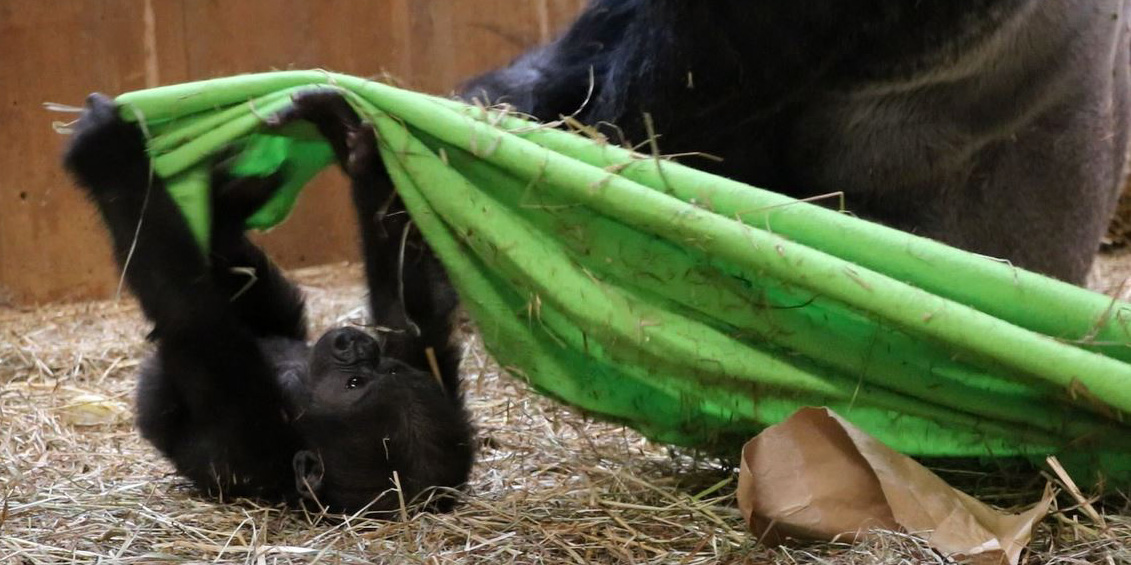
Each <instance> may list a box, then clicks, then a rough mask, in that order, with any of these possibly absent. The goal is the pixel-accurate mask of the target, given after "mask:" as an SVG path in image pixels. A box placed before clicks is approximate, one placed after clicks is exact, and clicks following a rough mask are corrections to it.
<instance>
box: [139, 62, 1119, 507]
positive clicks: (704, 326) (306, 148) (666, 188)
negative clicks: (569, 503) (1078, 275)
mask: <svg viewBox="0 0 1131 565" xmlns="http://www.w3.org/2000/svg"><path fill="white" fill-rule="evenodd" d="M310 88H333V89H337V90H338V91H340V92H341V93H342V94H343V96H345V97H346V99H347V100H348V101H349V103H350V104H351V105H352V106H353V107H354V108H355V109H356V110H357V111H358V113H359V114H360V115H361V116H362V117H363V118H364V119H365V120H367V121H368V122H370V123H371V124H372V125H373V127H374V128H375V130H376V133H377V136H378V139H379V144H378V145H379V148H380V151H381V156H382V158H383V160H384V163H385V165H386V167H387V169H388V172H389V175H390V176H391V178H392V180H393V182H394V184H395V186H396V190H397V192H398V193H399V195H400V197H401V198H402V200H403V201H404V204H405V206H406V208H407V210H408V212H409V214H410V215H411V217H412V219H413V222H414V224H415V225H416V226H417V227H418V228H419V229H420V231H421V232H422V233H423V235H424V237H425V238H426V239H427V241H428V243H429V245H430V246H431V247H432V249H433V250H434V251H435V252H436V253H437V255H438V256H439V257H440V259H441V261H442V262H443V264H444V266H445V268H446V269H447V271H448V273H449V275H450V277H451V279H452V281H453V282H454V284H455V285H456V287H457V289H458V290H459V293H460V296H461V298H462V300H463V302H464V304H465V305H466V307H467V309H468V310H469V311H470V313H471V315H472V316H473V318H474V319H475V321H476V323H477V324H478V326H479V329H480V331H481V333H482V336H483V339H484V342H485V343H486V345H487V348H488V349H489V351H490V352H491V353H492V354H493V355H494V356H495V358H496V359H497V360H498V361H499V363H500V364H501V365H502V366H503V367H505V368H506V369H507V370H508V371H509V372H510V373H511V374H513V375H515V376H517V377H518V378H521V379H523V380H525V381H527V382H528V383H530V385H532V386H533V387H534V388H535V389H536V390H538V391H539V392H541V393H543V394H546V395H548V396H551V397H553V398H556V399H558V400H560V401H562V402H565V403H567V404H570V405H573V406H576V407H578V408H580V409H582V410H583V411H585V412H587V413H589V414H592V415H595V416H598V417H600V418H604V419H609V420H614V421H619V422H623V423H625V424H627V425H629V426H631V427H633V428H635V429H637V430H639V431H641V432H642V433H644V434H645V435H647V436H648V437H650V438H652V439H654V440H657V441H662V442H669V443H674V444H679V445H684V446H693V447H697V448H703V449H707V450H716V451H724V450H729V449H737V447H738V446H739V445H741V442H742V441H744V440H745V439H747V438H748V437H749V436H750V435H752V434H754V433H756V432H757V431H759V430H760V429H761V428H763V427H765V426H766V425H769V424H773V423H776V422H779V421H781V420H783V419H785V418H786V417H788V416H789V415H790V414H791V413H793V412H794V411H795V410H796V409H797V408H799V407H801V406H813V405H817V406H828V407H830V408H832V409H834V410H836V411H837V412H838V413H840V414H841V415H843V416H844V417H845V418H847V419H848V420H850V421H852V422H853V423H855V424H856V425H858V426H860V427H861V428H863V429H865V430H866V431H868V432H869V433H871V434H872V435H874V436H875V437H877V438H878V439H880V440H881V441H883V442H885V443H887V444H888V445H890V446H892V447H893V448H895V449H898V450H900V451H902V452H904V453H908V454H912V455H919V456H958V457H1003V456H1025V457H1030V458H1043V457H1044V456H1046V455H1049V454H1057V455H1058V456H1059V457H1060V458H1061V460H1062V462H1064V463H1066V464H1067V466H1069V468H1070V469H1072V470H1073V472H1074V473H1075V474H1076V476H1077V480H1078V481H1081V482H1085V483H1091V482H1093V481H1095V480H1096V479H1097V477H1098V476H1099V473H1102V474H1103V475H1104V476H1105V477H1106V480H1107V481H1108V482H1107V484H1108V485H1109V486H1115V487H1128V486H1131V433H1128V432H1129V430H1131V424H1129V423H1128V420H1127V417H1126V415H1127V414H1128V413H1129V412H1131V365H1129V364H1128V361H1131V347H1128V346H1129V344H1131V335H1129V331H1128V327H1127V325H1128V321H1129V320H1131V305H1128V304H1126V303H1123V302H1117V301H1113V300H1112V299H1111V298H1109V297H1106V296H1103V295H1100V294H1096V293H1093V292H1090V291H1088V290H1085V289H1081V288H1078V287H1075V286H1072V285H1069V284H1066V283H1062V282H1059V281H1055V280H1052V279H1049V278H1046V277H1043V276H1041V275H1037V274H1034V273H1030V272H1027V271H1024V270H1021V269H1017V268H1014V267H1012V266H1010V265H1009V264H1007V263H1003V262H998V261H993V260H991V259H987V258H984V257H981V256H977V255H974V254H970V253H967V252H964V251H960V250H957V249H954V248H951V247H948V246H945V245H942V244H940V243H937V242H933V241H930V240H927V239H923V238H920V237H916V236H913V235H909V234H906V233H903V232H899V231H896V230H893V229H890V228H886V227H883V226H880V225H877V224H873V223H870V222H866V221H863V220H860V219H856V218H854V217H851V216H849V215H846V214H842V213H838V212H836V211H834V210H830V209H826V208H822V207H819V206H814V205H811V204H808V203H804V202H799V201H796V200H794V199H791V198H788V197H786V196H783V195H780V194H776V193H772V192H768V191H764V190H761V189H758V188H755V187H751V186H747V185H743V184H741V183H737V182H734V181H730V180H727V179H724V178H721V177H716V176H713V175H710V174H707V173H703V172H700V171H696V170H694V169H691V168H688V167H685V166H682V165H679V164H676V163H674V162H671V161H669V160H663V159H657V158H655V157H653V156H647V155H641V154H637V153H633V152H631V151H629V150H626V149H623V148H620V147H617V146H615V145H612V144H609V143H607V142H605V141H604V140H602V139H597V138H596V137H597V136H595V135H585V134H586V133H592V132H585V131H582V132H580V133H571V132H567V131H563V130H561V129H554V128H552V127H549V126H547V125H539V124H535V123H532V122H529V121H527V120H524V119H522V118H521V117H518V116H515V115H513V114H508V113H507V112H506V111H505V110H498V109H485V108H482V107H475V106H468V105H464V104H461V103H458V102H454V101H451V100H446V99H440V98H435V97H431V96H427V95H423V94H418V93H413V92H409V91H406V90H401V89H397V88H393V87H390V86H387V85H383V84H380V83H375V82H369V81H365V80H363V79H360V78H356V77H351V76H347V75H340V74H332V73H327V72H322V71H293V72H275V73H264V74H254V75H242V76H236V77H229V78H221V79H215V80H209V81H202V82H195V83H188V84H181V85H174V86H168V87H161V88H155V89H150V90H144V91H138V92H132V93H128V94H124V95H122V96H120V97H119V98H118V99H117V102H118V103H119V105H120V109H121V112H122V115H123V116H124V117H125V118H126V119H128V120H132V121H142V122H144V123H145V129H146V131H147V132H148V135H149V136H150V139H149V150H150V156H151V159H152V163H153V167H154V171H155V173H156V174H157V175H159V176H160V177H161V178H163V179H164V180H165V181H166V184H167V186H168V188H169V190H170V192H171V193H172V194H173V196H174V198H175V199H176V200H177V202H178V203H179V205H180V206H181V209H182V210H183V212H184V216H185V219H186V221H187V223H188V225H189V226H190V228H191V229H192V230H193V233H194V234H196V236H197V239H198V241H199V242H200V244H201V246H202V248H203V249H207V247H208V243H209V242H208V236H207V234H208V232H209V221H210V200H209V196H208V190H209V187H208V171H209V168H210V166H211V163H212V161H213V160H214V158H215V156H216V155H217V154H218V153H219V152H220V151H222V150H225V149H228V150H230V148H231V147H235V148H237V150H238V151H239V152H240V157H239V161H238V165H237V166H236V167H235V172H236V173H237V174H247V175H260V174H268V173H271V172H276V171H280V172H282V173H283V174H284V177H285V178H286V182H285V185H284V186H283V188H282V189H281V190H280V191H279V192H278V193H277V195H276V196H275V198H274V199H272V200H271V201H270V202H269V203H268V204H267V205H266V206H265V207H264V208H263V209H261V210H260V211H259V212H257V213H256V214H255V215H254V216H253V217H252V218H251V219H250V220H249V223H248V227H249V228H260V229H263V228H268V227H270V226H273V225H275V224H277V223H279V222H281V221H283V220H284V219H285V218H286V216H287V213H288V212H289V211H290V210H291V208H292V207H293V206H294V205H295V202H296V199H297V198H298V196H299V194H300V191H301V188H302V186H303V185H304V184H305V183H306V182H307V181H308V180H309V179H310V178H311V177H313V176H314V175H315V174H316V173H317V172H318V171H319V170H320V169H322V168H323V167H325V166H327V165H330V164H331V163H333V161H334V157H333V153H332V151H331V150H330V148H329V146H328V144H327V143H326V142H325V141H324V140H323V139H321V138H320V137H319V136H318V135H317V132H316V131H315V130H314V128H312V127H310V126H309V124H293V125H291V126H288V127H285V128H283V129H281V130H268V129H267V128H265V127H264V126H263V118H264V117H266V116H268V115H271V114H272V113H274V112H277V111H279V110H281V109H283V108H286V107H288V105H289V104H291V95H292V94H293V93H295V92H296V91H299V90H303V89H310ZM733 453H737V451H735V452H733Z"/></svg>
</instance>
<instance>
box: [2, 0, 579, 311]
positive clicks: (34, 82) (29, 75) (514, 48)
mask: <svg viewBox="0 0 1131 565" xmlns="http://www.w3.org/2000/svg"><path fill="white" fill-rule="evenodd" d="M583 4H584V0H318V1H313V0H0V132H2V133H3V135H4V141H3V142H2V145H0V305H2V304H4V303H10V304H25V305H27V304H36V303H43V302H47V301H54V300H78V299H88V298H99V297H105V296H108V295H109V294H110V293H111V292H112V291H113V289H114V286H115V284H116V281H117V270H116V268H115V267H114V265H113V263H112V261H111V257H110V252H109V246H108V243H107V238H106V237H105V234H104V233H103V229H102V226H101V225H100V224H99V223H98V219H97V217H96V215H95V212H94V210H93V208H92V207H91V206H90V205H89V204H88V203H86V202H85V201H84V200H83V199H82V197H81V195H80V194H79V193H78V191H77V190H75V189H74V188H73V187H72V186H71V184H70V182H69V180H68V179H67V177H66V176H65V175H64V174H63V171H62V170H61V169H60V167H59V155H60V151H61V149H62V147H63V144H64V142H65V140H66V137H65V136H63V135H60V134H58V133H56V132H55V131H54V130H53V129H52V127H51V124H52V121H55V120H68V119H72V118H73V117H74V116H73V115H66V114H58V113H53V112H49V111H47V110H46V109H44V107H43V104H44V103H45V102H56V103H62V104H70V105H75V106H78V105H81V103H82V101H83V98H84V97H85V96H86V94H87V93H89V92H92V91H100V92H105V93H107V94H111V95H112V94H117V93H120V92H124V91H129V90H136V89H140V88H145V87H150V86H156V85H160V84H168V83H176V82H184V81H190V80H197V79H203V78H210V77H216V76H222V75H228V74H234V73H242V72H255V71H265V70H272V69H303V68H316V67H317V68H326V69H331V70H335V71H340V72H344V73H349V74H355V75H360V76H374V75H378V74H379V73H381V72H388V73H390V74H391V75H392V76H394V77H397V78H398V79H399V80H400V81H401V83H402V84H403V85H405V86H408V87H411V88H415V89H419V90H424V91H428V92H434V93H447V92H450V90H451V89H452V88H453V87H455V86H456V85H457V84H458V83H459V82H460V81H461V80H463V79H465V78H468V77H470V76H472V75H474V74H476V73H478V72H481V71H484V70H487V69H489V68H491V67H494V66H497V65H500V64H503V63H505V62H507V61H508V60H510V59H511V58H512V57H513V56H515V55H516V54H517V53H519V52H520V51H522V50H523V49H524V48H526V47H529V46H531V45H534V44H537V43H540V42H544V41H546V40H549V39H551V38H552V37H553V36H554V35H555V34H556V33H557V32H558V31H560V30H561V28H562V27H563V26H564V25H565V24H567V23H568V22H569V21H570V19H571V18H572V17H573V15H575V14H576V13H577V11H578V10H579V8H580V7H581V6H582V5H583ZM347 196H348V194H347V191H346V188H345V184H344V179H342V178H341V177H340V175H339V174H338V173H337V172H336V171H330V172H327V173H325V174H324V175H323V178H320V179H318V181H317V182H316V185H315V186H313V187H311V188H309V189H307V192H306V194H304V196H303V200H302V201H301V202H300V204H299V206H298V208H297V210H296V213H295V215H294V216H293V217H292V219H291V220H290V221H288V222H287V223H286V224H285V225H284V226H282V227H280V228H279V229H277V230H275V231H273V232H271V233H269V234H267V235H265V236H263V237H262V238H261V241H263V242H264V245H265V247H266V248H267V249H268V251H269V252H270V253H271V254H272V256H274V257H275V258H276V259H277V260H278V261H279V262H280V263H281V264H282V265H284V266H286V267H297V266H304V265H313V264H320V263H326V262H330V261H339V260H343V259H352V258H355V257H356V256H357V253H356V235H355V226H354V223H353V219H352V211H351V210H350V209H349V207H348V204H347V203H348V198H347Z"/></svg>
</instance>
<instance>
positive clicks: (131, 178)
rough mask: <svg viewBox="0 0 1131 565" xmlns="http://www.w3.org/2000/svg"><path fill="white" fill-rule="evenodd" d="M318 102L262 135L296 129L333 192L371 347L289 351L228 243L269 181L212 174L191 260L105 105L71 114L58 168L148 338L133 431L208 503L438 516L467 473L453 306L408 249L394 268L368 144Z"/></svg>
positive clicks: (284, 311)
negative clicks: (360, 280) (316, 152)
mask: <svg viewBox="0 0 1131 565" xmlns="http://www.w3.org/2000/svg"><path fill="white" fill-rule="evenodd" d="M336 100H337V99H333V98H332V97H331V98H329V99H327V98H326V97H325V96H323V94H322V93H319V92H318V91H312V92H311V93H308V95H300V96H298V97H297V98H296V100H295V105H294V106H293V107H292V108H291V109H290V110H288V111H287V112H285V113H283V114H280V115H277V116H274V117H273V118H272V120H271V121H272V123H271V126H273V127H278V126H282V125H285V124H287V123H289V122H292V121H295V120H309V121H311V122H313V123H314V124H315V125H316V126H318V128H319V130H320V131H321V132H322V133H323V134H324V135H326V136H327V139H328V141H329V142H330V144H331V145H332V146H333V148H334V150H335V153H336V154H337V156H338V159H339V161H340V163H341V165H342V167H343V169H345V171H346V173H347V174H348V176H349V177H350V179H351V184H352V192H353V197H354V202H355V204H356V207H357V214H358V218H359V222H360V227H361V235H362V241H363V246H364V255H365V261H366V274H367V278H368V282H369V286H370V306H371V310H372V312H371V313H372V316H373V318H374V322H375V323H376V324H377V325H379V326H382V327H385V328H389V329H390V330H391V331H390V333H388V334H387V336H386V337H385V339H384V341H383V343H382V342H379V341H378V340H376V339H374V338H373V337H370V336H369V335H368V334H367V333H365V332H363V331H360V330H357V329H353V328H341V329H335V330H331V331H329V332H327V333H326V334H325V335H323V336H322V338H321V339H319V340H318V341H317V342H316V343H315V344H314V346H313V347H311V346H309V345H308V344H307V342H306V320H305V313H304V306H303V300H302V297H301V294H300V292H299V291H298V289H297V288H295V287H294V286H293V285H292V284H291V282H290V281H288V280H287V279H286V278H285V277H284V276H283V275H282V273H280V272H279V270H278V269H277V268H276V267H275V266H274V265H273V264H272V263H271V262H270V260H269V259H268V258H267V257H266V256H265V255H264V254H263V252H262V251H261V250H260V249H259V248H257V247H256V246H255V245H253V244H252V243H251V242H250V241H249V240H248V239H247V237H246V235H245V234H244V230H243V223H244V220H245V219H246V218H247V216H248V215H249V214H250V213H251V212H253V211H254V210H255V209H257V208H258V206H259V204H261V203H262V202H263V201H264V199H265V198H267V197H269V196H270V195H271V194H272V192H273V190H275V189H276V188H277V187H278V186H279V183H280V180H281V178H280V177H278V176H272V177H261V178H240V179H237V178H235V177H232V176H230V175H228V174H227V173H226V169H225V167H224V165H223V163H221V164H219V165H217V166H216V167H215V170H214V172H213V175H212V187H211V194H212V203H213V209H212V213H213V228H212V233H211V241H212V244H211V253H210V255H209V256H208V257H205V256H204V254H202V253H201V251H200V248H199V247H198V246H197V243H196V241H195V240H194V239H193V236H192V234H191V232H190V230H189V227H188V225H187V223H186V221H185V219H184V217H183V216H182V215H181V212H180V210H179V209H178V208H177V206H176V205H175V204H174V202H173V200H172V198H171V197H170V196H169V194H168V192H167V191H166V189H165V186H164V185H163V184H162V182H161V180H160V179H159V178H156V177H155V176H153V175H151V171H150V164H149V161H148V159H147V157H146V153H145V139H144V136H143V134H142V131H141V130H140V129H139V128H138V127H137V126H136V125H134V124H130V123H127V122H125V121H123V120H122V119H121V118H120V117H119V116H118V108H116V107H115V105H114V103H113V102H112V101H110V100H109V99H107V98H105V97H102V96H100V95H92V96H91V97H90V98H89V99H88V101H87V107H86V110H85V111H84V113H83V115H82V117H81V119H80V120H79V121H78V123H77V124H76V126H75V134H74V137H73V139H72V141H71V143H70V146H69V147H68V148H67V150H66V154H65V158H64V164H65V166H66V168H67V169H68V170H69V171H70V172H71V173H72V174H73V175H74V177H75V179H76V180H77V181H78V184H79V185H81V186H82V187H83V188H84V189H85V191H86V192H87V194H88V196H89V197H90V199H91V200H92V201H93V202H94V203H95V204H96V205H97V207H98V210H99V212H100V213H101V215H102V218H103V220H104V221H105V224H106V226H107V227H108V228H109V231H110V235H111V238H112V240H113V246H114V251H115V255H116V257H117V260H118V262H119V264H121V265H122V266H123V268H124V269H125V278H126V282H127V283H128V284H129V287H130V289H131V290H132V291H133V293H134V294H135V295H136V296H137V299H138V300H139V302H140V303H141V308H142V310H143V311H144V313H145V315H146V316H147V317H148V318H149V319H150V320H151V321H152V322H153V324H154V329H153V333H152V334H151V338H152V339H154V340H155V341H156V342H157V352H156V354H155V355H154V356H153V357H152V358H151V359H150V360H148V362H147V363H146V364H145V365H144V368H143V369H142V372H141V382H140V385H139V388H138V398H137V401H138V402H137V404H138V405H137V409H138V426H139V428H140V430H141V433H142V435H143V436H144V437H145V438H146V439H147V440H149V441H150V442H151V443H153V445H154V446H156V447H157V448H158V449H159V450H160V451H161V452H162V453H163V454H164V455H165V456H167V457H168V458H169V459H170V460H172V462H173V464H174V465H175V466H176V469H177V471H178V472H179V473H180V474H182V475H184V476H185V477H188V478H189V479H190V480H192V482H193V483H194V484H195V485H196V486H198V487H199V488H201V489H202V490H204V491H206V492H207V493H209V494H211V495H214V496H218V497H221V498H230V497H236V496H248V497H256V498H260V499H265V500H269V501H287V502H289V503H298V502H300V501H302V500H311V501H314V502H316V503H317V504H320V505H322V506H324V507H326V508H329V509H331V510H334V511H347V512H352V511H356V510H360V509H366V510H370V511H378V512H379V511H391V510H394V509H396V508H398V507H399V506H400V499H401V498H403V499H404V500H405V501H407V502H409V503H411V502H413V500H414V499H417V498H418V497H419V498H420V499H425V500H424V505H425V507H427V508H430V509H437V510H444V509H447V508H449V507H450V506H451V505H452V503H453V499H452V494H453V492H454V489H458V488H459V487H461V486H462V485H463V484H464V483H465V482H466V480H467V476H468V473H469V472H470V468H471V464H472V457H473V447H472V434H473V432H472V427H471V424H470V423H469V420H468V414H467V412H466V409H465V407H464V402H463V397H462V394H461V391H460V380H459V375H458V365H459V357H460V352H459V346H458V343H456V342H454V341H453V339H452V331H453V316H452V314H453V311H454V310H455V307H456V304H457V298H456V295H455V293H454V291H453V290H452V288H451V285H450V284H449V283H448V281H447V279H446V277H445V275H444V273H443V270H442V269H441V268H440V266H439V264H438V262H437V261H436V259H435V258H434V256H432V255H431V253H430V252H428V250H427V249H426V247H424V245H423V244H422V243H421V242H420V240H419V239H418V238H406V239H407V240H408V241H407V243H406V245H407V248H406V249H404V251H403V252H402V250H401V245H402V243H401V241H402V237H401V232H402V231H403V230H405V229H408V223H407V218H405V217H403V215H402V216H399V217H398V216H387V215H386V214H384V213H383V210H385V209H386V208H383V206H386V205H387V203H388V202H389V201H391V200H392V199H393V196H394V192H393V188H392V185H391V183H390V182H389V180H388V178H387V175H386V173H385V171H384V169H383V166H382V164H381V161H380V158H379V155H378V154H377V151H376V140H375V139H374V136H373V132H372V128H370V127H368V126H367V125H365V124H363V123H362V122H361V121H360V120H359V119H358V117H357V115H356V114H355V113H353V112H352V110H350V109H349V107H348V106H346V105H344V104H340V103H337V102H336ZM398 278H399V279H400V280H403V286H402V285H400V284H398V283H399V280H398ZM430 354H432V355H430ZM433 363H434V364H435V365H436V366H438V370H439V371H438V372H439V380H437V379H436V378H435V377H434V373H433V371H432V370H430V367H431V366H432V365H433ZM433 487H445V488H440V489H435V490H433ZM397 488H399V489H400V493H399V495H398V493H397V492H396V489H397ZM420 495H424V496H420Z"/></svg>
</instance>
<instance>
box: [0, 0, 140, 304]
mask: <svg viewBox="0 0 1131 565" xmlns="http://www.w3.org/2000/svg"><path fill="white" fill-rule="evenodd" d="M136 8H137V3H136V2H133V1H131V0H104V1H86V2H41V1H38V0H6V1H5V2H3V4H2V6H0V53H4V54H5V55H4V64H3V66H2V67H0V73H3V74H2V76H0V84H2V85H3V88H0V131H3V132H5V134H6V140H5V145H6V146H5V148H4V151H0V300H9V301H14V302H17V303H23V304H29V303H39V302H46V301H49V300H57V299H78V298H87V297H92V296H106V295H107V294H108V293H109V292H110V291H111V290H112V289H113V288H114V282H115V276H114V273H113V269H112V268H110V267H109V265H111V258H110V254H109V248H108V246H107V245H106V239H105V236H104V235H103V234H102V228H101V226H100V225H99V223H98V220H97V218H96V217H95V214H94V210H93V209H92V208H91V207H90V206H89V205H88V204H87V203H86V202H84V201H83V199H82V197H81V195H80V194H79V192H78V191H77V190H74V189H73V188H72V187H71V183H70V180H69V179H68V178H67V177H66V176H65V175H64V173H63V171H62V170H61V168H60V167H59V155H60V151H61V150H62V147H63V144H64V142H65V141H66V138H65V137H64V136H62V135H59V134H58V133H56V132H55V131H53V130H52V128H51V121H52V120H56V119H66V118H67V116H64V115H59V114H53V113H50V112H47V111H45V110H44V109H43V106H42V105H43V103H44V102H60V103H72V104H77V103H80V102H81V101H82V100H83V98H84V97H85V96H86V94H87V93H89V92H90V91H92V90H95V89H100V90H104V91H108V92H118V91H124V90H131V89H137V88H142V87H144V86H145V75H144V71H143V69H144V67H145V64H144V49H143V45H142V33H141V31H142V29H143V27H144V26H143V21H142V17H143V15H142V11H141V10H138V9H136Z"/></svg>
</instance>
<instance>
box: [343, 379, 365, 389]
mask: <svg viewBox="0 0 1131 565" xmlns="http://www.w3.org/2000/svg"><path fill="white" fill-rule="evenodd" d="M363 382H365V381H363V380H362V379H361V377H350V380H348V381H346V388H357V387H359V386H361V384H362V383H363Z"/></svg>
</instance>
